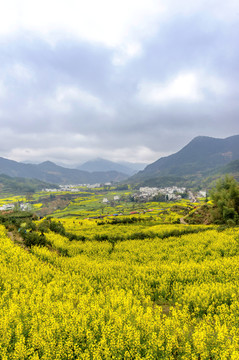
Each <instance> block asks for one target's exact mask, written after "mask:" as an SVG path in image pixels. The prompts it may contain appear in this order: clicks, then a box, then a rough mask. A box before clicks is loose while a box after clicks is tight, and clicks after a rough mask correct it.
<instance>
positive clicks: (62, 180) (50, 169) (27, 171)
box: [0, 158, 128, 184]
mask: <svg viewBox="0 0 239 360" xmlns="http://www.w3.org/2000/svg"><path fill="white" fill-rule="evenodd" d="M0 174H5V175H8V176H11V177H23V178H33V179H38V180H41V181H45V182H48V183H53V184H95V183H105V182H111V181H115V182H119V181H122V180H125V179H126V178H127V177H128V176H127V175H126V174H123V173H120V172H117V171H98V172H91V173H90V172H87V171H83V170H79V169H68V168H64V167H62V166H59V165H56V164H54V163H53V162H51V161H45V162H43V163H41V164H37V165H36V164H24V163H21V162H17V161H13V160H8V159H5V158H0Z"/></svg>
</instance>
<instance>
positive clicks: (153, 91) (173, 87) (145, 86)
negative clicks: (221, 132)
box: [139, 73, 202, 104]
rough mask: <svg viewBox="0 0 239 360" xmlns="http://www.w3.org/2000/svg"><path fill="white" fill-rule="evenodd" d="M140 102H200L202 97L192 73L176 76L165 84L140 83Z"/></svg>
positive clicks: (195, 77)
mask: <svg viewBox="0 0 239 360" xmlns="http://www.w3.org/2000/svg"><path fill="white" fill-rule="evenodd" d="M139 98H140V100H141V101H143V102H146V103H152V104H160V103H165V102H166V103H167V102H171V101H177V100H180V101H186V102H195V101H200V100H201V98H202V96H201V93H200V90H199V85H198V79H197V76H196V75H195V74H193V73H184V74H179V75H177V76H176V77H175V78H174V79H173V80H171V81H170V82H168V83H166V84H160V83H147V82H146V83H142V84H141V85H140V87H139Z"/></svg>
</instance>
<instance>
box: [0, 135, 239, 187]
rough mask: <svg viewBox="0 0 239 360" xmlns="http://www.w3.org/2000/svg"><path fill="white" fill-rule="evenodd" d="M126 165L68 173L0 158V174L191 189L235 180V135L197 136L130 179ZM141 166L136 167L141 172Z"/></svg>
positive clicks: (238, 158) (238, 172) (238, 141)
mask: <svg viewBox="0 0 239 360" xmlns="http://www.w3.org/2000/svg"><path fill="white" fill-rule="evenodd" d="M130 165H131V167H130V166H127V164H124V165H122V164H117V163H114V162H111V161H108V160H104V159H100V158H98V159H95V160H92V161H89V162H87V163H85V164H83V165H82V166H81V168H80V169H69V168H65V167H63V166H59V165H56V164H54V163H53V162H50V161H45V162H43V163H41V164H38V165H36V164H25V163H20V162H16V161H13V160H8V159H5V158H0V174H5V175H8V176H11V177H22V178H34V179H38V180H41V181H44V182H48V183H54V184H70V183H71V184H86V183H87V184H94V183H105V182H112V181H114V182H127V183H131V184H140V185H148V186H169V185H177V184H180V185H182V184H183V185H187V186H195V185H198V184H199V183H200V182H201V183H203V182H204V184H206V183H207V182H209V181H211V180H213V179H215V178H217V177H218V176H221V175H223V174H225V173H230V174H233V175H234V176H235V177H236V178H238V179H239V135H234V136H230V137H228V138H225V139H217V138H212V137H208V136H198V137H196V138H194V139H193V140H192V141H190V142H189V143H188V144H187V145H186V146H184V147H183V148H182V149H181V150H180V151H178V152H176V153H175V154H172V155H169V156H166V157H162V158H160V159H158V160H157V161H155V162H153V163H152V164H150V165H148V166H146V167H145V169H144V170H141V171H139V172H138V173H136V174H135V175H133V176H131V177H129V175H131V174H132V173H133V169H132V164H130ZM134 165H135V166H136V164H134ZM143 165H144V164H137V166H141V168H142V167H143ZM86 170H87V171H86ZM97 170H98V171H97Z"/></svg>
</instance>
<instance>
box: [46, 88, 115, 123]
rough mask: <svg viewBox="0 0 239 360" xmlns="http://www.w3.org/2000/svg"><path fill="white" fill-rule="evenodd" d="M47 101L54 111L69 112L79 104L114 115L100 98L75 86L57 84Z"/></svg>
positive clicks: (97, 111)
mask: <svg viewBox="0 0 239 360" xmlns="http://www.w3.org/2000/svg"><path fill="white" fill-rule="evenodd" d="M47 103H48V106H49V107H50V108H51V109H52V110H54V111H56V112H66V113H67V112H71V111H72V110H73V108H74V106H80V107H81V108H85V109H87V110H90V111H93V112H96V113H102V114H105V115H108V116H113V115H114V110H113V109H112V108H110V107H108V106H106V105H105V104H104V103H103V101H102V100H101V99H100V98H98V97H97V96H95V95H92V94H91V93H89V92H87V91H85V90H82V89H80V88H79V87H76V86H59V87H58V88H57V89H56V91H55V94H54V95H53V96H52V98H51V99H49V100H47Z"/></svg>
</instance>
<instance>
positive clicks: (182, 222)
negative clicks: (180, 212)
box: [180, 217, 188, 225]
mask: <svg viewBox="0 0 239 360" xmlns="http://www.w3.org/2000/svg"><path fill="white" fill-rule="evenodd" d="M180 224H183V225H188V223H187V222H186V221H185V220H184V218H183V217H181V218H180Z"/></svg>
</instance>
